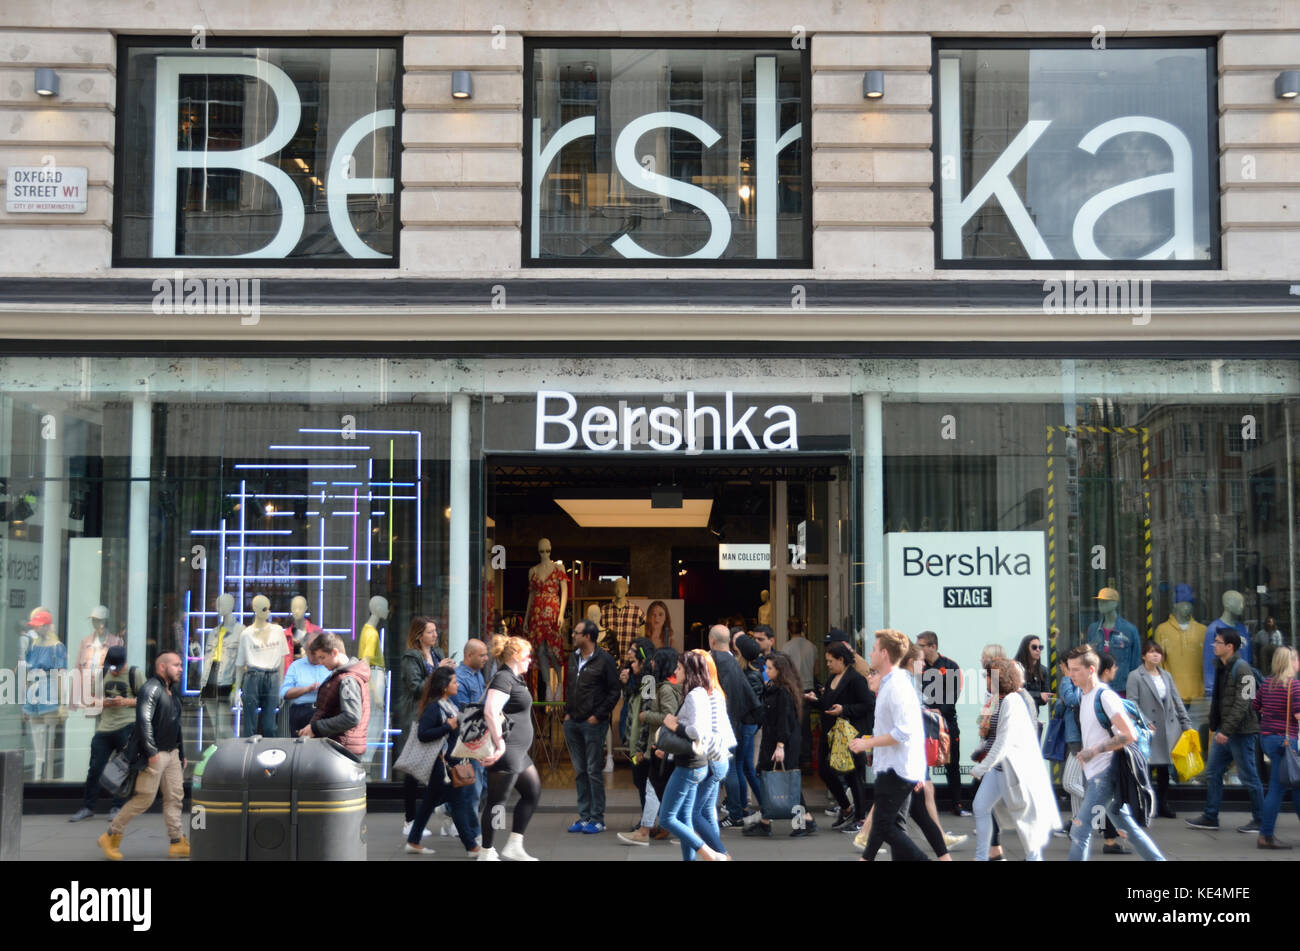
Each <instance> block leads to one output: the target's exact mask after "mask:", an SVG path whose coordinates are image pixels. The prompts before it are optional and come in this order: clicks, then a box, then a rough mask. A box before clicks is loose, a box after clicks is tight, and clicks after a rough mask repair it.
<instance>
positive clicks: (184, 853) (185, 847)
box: [167, 836, 190, 859]
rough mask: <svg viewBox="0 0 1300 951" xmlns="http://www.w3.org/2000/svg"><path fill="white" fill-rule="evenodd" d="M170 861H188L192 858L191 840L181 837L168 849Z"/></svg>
mask: <svg viewBox="0 0 1300 951" xmlns="http://www.w3.org/2000/svg"><path fill="white" fill-rule="evenodd" d="M167 857H168V858H169V859H187V858H189V857H190V840H189V839H187V838H185V836H181V837H180V839H178V840H177V841H175V842H173V843H172V844H171V845H170V846H169V847H168V848H167Z"/></svg>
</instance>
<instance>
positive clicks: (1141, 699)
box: [1125, 664, 1192, 766]
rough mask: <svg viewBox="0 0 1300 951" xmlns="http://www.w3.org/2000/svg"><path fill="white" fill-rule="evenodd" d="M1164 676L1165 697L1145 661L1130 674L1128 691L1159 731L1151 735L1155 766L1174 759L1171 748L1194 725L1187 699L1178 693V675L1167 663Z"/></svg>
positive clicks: (1126, 693) (1165, 763)
mask: <svg viewBox="0 0 1300 951" xmlns="http://www.w3.org/2000/svg"><path fill="white" fill-rule="evenodd" d="M1160 676H1161V677H1162V678H1163V679H1164V682H1165V699H1164V700H1163V701H1161V700H1160V698H1159V697H1158V696H1157V695H1156V688H1155V686H1154V685H1153V684H1152V683H1151V678H1150V677H1148V676H1147V673H1146V665H1145V664H1144V665H1143V666H1141V667H1139V668H1138V669H1137V670H1134V671H1132V672H1131V673H1130V674H1129V675H1128V684H1127V690H1126V691H1125V695H1126V696H1127V697H1128V699H1130V700H1132V701H1134V702H1135V703H1137V705H1138V709H1139V710H1141V711H1142V715H1143V716H1144V717H1146V718H1147V723H1149V724H1151V728H1152V729H1153V730H1154V731H1155V732H1154V733H1152V735H1151V758H1150V760H1149V761H1148V762H1149V763H1150V765H1152V766H1168V765H1169V764H1170V763H1172V762H1173V757H1172V755H1171V754H1170V750H1172V749H1173V746H1174V744H1175V743H1177V742H1178V738H1179V737H1180V736H1182V735H1183V731H1184V730H1190V729H1191V728H1192V720H1191V717H1189V716H1188V715H1187V708H1186V707H1184V706H1183V700H1182V698H1181V697H1180V696H1178V689H1177V688H1176V687H1175V686H1174V678H1173V677H1171V676H1170V675H1169V671H1167V670H1165V669H1164V668H1163V667H1162V668H1161V669H1160Z"/></svg>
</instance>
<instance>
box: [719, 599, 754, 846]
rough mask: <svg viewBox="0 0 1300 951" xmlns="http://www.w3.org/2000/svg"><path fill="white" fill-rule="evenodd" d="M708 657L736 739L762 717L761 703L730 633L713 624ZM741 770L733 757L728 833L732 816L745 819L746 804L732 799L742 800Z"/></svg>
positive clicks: (727, 785)
mask: <svg viewBox="0 0 1300 951" xmlns="http://www.w3.org/2000/svg"><path fill="white" fill-rule="evenodd" d="M709 654H710V655H711V656H712V657H713V665H714V666H715V667H717V668H718V680H719V681H720V682H721V683H722V692H723V693H725V694H726V695H727V719H728V720H730V721H731V732H732V733H734V734H735V735H736V736H738V737H739V736H741V735H742V732H743V730H744V725H745V724H746V723H751V722H757V721H756V720H755V719H754V715H755V714H756V713H758V714H761V712H762V709H763V702H762V701H761V700H759V699H758V694H756V693H754V688H753V687H752V686H750V683H749V680H748V678H746V677H745V672H744V671H743V670H741V669H740V664H738V663H736V658H735V656H734V655H733V654H732V653H731V630H730V629H729V628H727V627H726V626H725V625H723V624H715V625H713V627H711V628H709ZM742 768H743V767H742V765H741V763H740V757H739V756H736V757H733V759H732V760H731V766H730V768H729V770H728V772H727V780H726V790H727V819H728V823H727V828H729V829H730V828H733V827H734V826H735V822H733V821H731V820H732V817H733V815H736V816H742V817H743V815H744V808H745V803H744V802H740V801H736V802H733V801H732V796H733V795H734V796H736V798H737V800H739V798H740V796H741V791H742V789H743V787H742V786H741V785H740V782H739V781H738V780H739V772H740V770H741V769H742Z"/></svg>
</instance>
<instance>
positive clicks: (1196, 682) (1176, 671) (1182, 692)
mask: <svg viewBox="0 0 1300 951" xmlns="http://www.w3.org/2000/svg"><path fill="white" fill-rule="evenodd" d="M1195 599H1196V598H1195V595H1194V594H1193V593H1192V586H1191V585H1189V584H1180V585H1175V586H1174V609H1173V611H1172V612H1170V614H1169V619H1168V620H1167V621H1164V622H1162V623H1161V624H1160V625H1159V626H1158V627H1157V628H1156V636H1155V639H1156V643H1158V644H1159V645H1160V646H1161V647H1163V648H1164V651H1165V669H1166V670H1167V671H1169V675H1170V676H1171V677H1173V678H1174V686H1176V687H1177V688H1178V695H1179V696H1180V697H1182V698H1183V702H1184V703H1187V702H1189V701H1191V700H1193V699H1195V698H1197V697H1199V696H1201V692H1202V689H1203V684H1202V682H1201V677H1202V674H1201V660H1202V658H1201V652H1202V650H1203V648H1204V644H1205V625H1204V624H1202V623H1201V622H1200V621H1198V620H1196V619H1195V618H1193V617H1192V602H1193V601H1195ZM1211 640H1213V638H1211Z"/></svg>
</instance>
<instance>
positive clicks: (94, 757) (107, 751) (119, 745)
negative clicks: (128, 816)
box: [81, 723, 135, 812]
mask: <svg viewBox="0 0 1300 951" xmlns="http://www.w3.org/2000/svg"><path fill="white" fill-rule="evenodd" d="M134 730H135V725H134V724H132V723H128V724H127V725H126V726H124V727H122V728H121V729H120V730H104V731H103V732H100V733H96V734H95V735H94V737H92V738H91V741H90V769H88V770H87V771H86V791H85V793H84V794H83V795H82V797H81V804H82V806H84V807H85V808H87V809H89V810H90V811H91V812H94V811H95V801H96V800H97V799H99V777H100V774H101V773H103V772H104V767H105V766H107V765H108V760H109V758H110V757H111V756H112V755H113V754H114V753H116V752H117V751H118V750H121V749H125V748H126V744H127V742H128V741H129V740H130V739H131V733H132V732H133V731H134ZM125 802H126V800H125V799H121V798H119V797H117V796H114V797H113V806H114V807H115V808H118V809H120V808H122V805H123V804H124V803H125Z"/></svg>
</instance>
